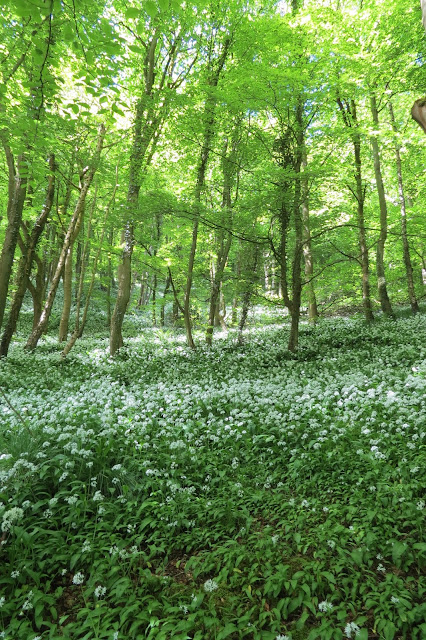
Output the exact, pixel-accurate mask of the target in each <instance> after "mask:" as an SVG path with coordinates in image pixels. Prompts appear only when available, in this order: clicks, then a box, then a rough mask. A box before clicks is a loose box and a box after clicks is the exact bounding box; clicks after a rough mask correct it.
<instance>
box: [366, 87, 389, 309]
mask: <svg viewBox="0 0 426 640" xmlns="http://www.w3.org/2000/svg"><path fill="white" fill-rule="evenodd" d="M370 107H371V115H372V117H373V123H374V126H375V129H376V131H378V129H379V114H378V111H377V102H376V96H375V95H374V94H372V95H371V96H370ZM371 148H372V151H373V160H374V175H375V177H376V187H377V194H378V196H379V207H380V235H379V240H378V242H377V253H376V271H377V284H378V289H379V299H380V306H381V307H382V311H383V313H384V314H386V315H387V316H393V311H392V306H391V303H390V300H389V296H388V290H387V286H386V278H385V259H384V253H385V243H386V238H387V235H388V221H387V218H388V209H387V206H386V197H385V188H384V186H383V178H382V170H381V166H380V152H379V142H378V140H377V136H375V135H373V136H371Z"/></svg>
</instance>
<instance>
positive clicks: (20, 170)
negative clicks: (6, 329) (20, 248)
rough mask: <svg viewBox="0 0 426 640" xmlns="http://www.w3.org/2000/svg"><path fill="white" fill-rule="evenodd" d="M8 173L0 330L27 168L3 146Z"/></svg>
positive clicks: (0, 258) (0, 263)
mask: <svg viewBox="0 0 426 640" xmlns="http://www.w3.org/2000/svg"><path fill="white" fill-rule="evenodd" d="M3 147H4V150H5V154H6V161H7V166H8V172H9V177H8V181H9V185H8V188H9V196H8V203H7V219H8V223H7V227H6V235H5V238H4V242H3V248H2V252H1V256H0V328H1V326H2V323H3V317H4V312H5V308H6V300H7V292H8V289H9V281H10V276H11V273H12V266H13V259H14V257H15V249H16V245H17V242H18V234H19V227H20V226H21V220H22V212H23V209H24V202H25V195H26V191H27V167H26V162H25V157H24V156H23V155H20V156H18V160H17V166H16V169H15V161H14V158H13V155H12V152H11V150H10V147H9V146H8V145H7V144H5V143H4V144H3Z"/></svg>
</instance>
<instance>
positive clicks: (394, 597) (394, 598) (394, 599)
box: [391, 596, 399, 604]
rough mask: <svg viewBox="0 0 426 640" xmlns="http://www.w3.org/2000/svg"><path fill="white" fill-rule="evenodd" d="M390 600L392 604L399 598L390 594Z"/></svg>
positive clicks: (396, 602)
mask: <svg viewBox="0 0 426 640" xmlns="http://www.w3.org/2000/svg"><path fill="white" fill-rule="evenodd" d="M391 602H392V604H398V602H399V598H397V597H396V596H391Z"/></svg>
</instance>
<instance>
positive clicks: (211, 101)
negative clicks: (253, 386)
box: [183, 38, 231, 349]
mask: <svg viewBox="0 0 426 640" xmlns="http://www.w3.org/2000/svg"><path fill="white" fill-rule="evenodd" d="M230 45H231V40H230V39H229V38H227V39H226V40H225V42H224V45H223V48H222V52H221V54H220V56H219V58H218V60H217V64H216V68H215V69H214V70H213V74H212V75H211V77H210V78H209V79H208V86H209V89H213V90H214V89H215V88H216V87H217V85H218V82H219V78H220V75H221V73H222V70H223V67H224V65H225V62H226V58H227V56H228V53H229V49H230ZM215 112H216V98H215V96H214V93H212V92H210V93H209V94H208V95H207V98H206V102H205V107H204V118H203V120H204V139H203V146H202V148H201V153H200V158H199V162H198V169H197V182H196V186H195V193H194V201H195V213H194V223H193V226H192V239H191V248H190V252H189V260H188V271H187V276H186V287H185V297H184V304H183V310H184V313H183V317H184V323H185V331H186V340H187V344H188V346H189V347H191V349H195V343H194V339H193V337H192V322H191V313H190V306H191V289H192V280H193V273H194V262H195V253H196V250H197V239H198V224H199V217H200V205H201V193H202V190H203V187H204V180H205V174H206V168H207V162H208V159H209V154H210V147H211V143H212V141H213V136H214V128H215Z"/></svg>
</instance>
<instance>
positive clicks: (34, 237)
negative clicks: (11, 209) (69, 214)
mask: <svg viewBox="0 0 426 640" xmlns="http://www.w3.org/2000/svg"><path fill="white" fill-rule="evenodd" d="M49 168H50V171H51V173H50V175H49V179H48V187H47V193H46V200H45V203H44V205H43V208H42V211H41V213H40V215H39V216H38V218H37V220H36V221H35V223H34V225H33V228H32V230H31V233H30V235H29V237H28V241H27V244H26V247H25V251H24V252H23V255H22V258H21V260H20V262H19V267H18V273H17V277H16V292H15V295H14V297H13V301H12V306H11V310H10V313H9V317H8V320H7V324H6V327H5V329H4V332H3V336H2V339H1V345H0V357H1V356H7V353H8V351H9V346H10V342H11V340H12V336H13V334H14V332H15V330H16V325H17V322H18V318H19V313H20V311H21V307H22V302H23V300H24V296H25V292H26V290H27V288H28V282H29V278H30V274H31V267H32V264H33V261H34V253H35V250H36V247H37V243H38V241H39V238H40V236H41V234H42V233H43V229H44V227H45V224H46V221H47V218H48V216H49V214H50V211H51V209H52V205H53V197H54V193H55V175H54V171H55V158H54V156H53V154H52V155H51V156H50V159H49ZM40 307H41V304H40ZM40 313H41V309H40Z"/></svg>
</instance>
